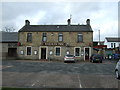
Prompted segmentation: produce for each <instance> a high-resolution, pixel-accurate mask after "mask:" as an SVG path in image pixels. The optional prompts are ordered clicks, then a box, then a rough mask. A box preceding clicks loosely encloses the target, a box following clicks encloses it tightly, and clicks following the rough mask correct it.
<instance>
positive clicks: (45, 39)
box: [42, 33, 47, 42]
mask: <svg viewBox="0 0 120 90" xmlns="http://www.w3.org/2000/svg"><path fill="white" fill-rule="evenodd" d="M42 41H43V42H46V41H47V35H46V33H43V35H42Z"/></svg>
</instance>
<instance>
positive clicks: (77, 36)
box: [17, 19, 93, 60]
mask: <svg viewBox="0 0 120 90" xmlns="http://www.w3.org/2000/svg"><path fill="white" fill-rule="evenodd" d="M18 40H19V42H18V50H17V53H18V57H19V59H40V60H41V59H43V60H45V59H49V60H63V58H64V56H65V55H66V54H72V55H74V56H75V57H76V59H78V60H89V57H90V56H91V54H92V47H93V43H92V42H93V30H92V28H91V25H90V19H87V20H86V24H85V25H72V24H71V19H68V20H67V24H66V25H30V21H29V20H26V21H25V26H23V27H22V28H21V29H20V30H19V32H18Z"/></svg>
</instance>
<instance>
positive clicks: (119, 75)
mask: <svg viewBox="0 0 120 90" xmlns="http://www.w3.org/2000/svg"><path fill="white" fill-rule="evenodd" d="M115 75H116V78H117V79H120V60H119V61H118V62H117V64H116V67H115Z"/></svg>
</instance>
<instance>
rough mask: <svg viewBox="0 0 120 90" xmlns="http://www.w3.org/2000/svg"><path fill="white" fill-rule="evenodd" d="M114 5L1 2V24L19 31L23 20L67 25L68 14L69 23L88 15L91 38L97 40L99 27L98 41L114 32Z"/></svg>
mask: <svg viewBox="0 0 120 90" xmlns="http://www.w3.org/2000/svg"><path fill="white" fill-rule="evenodd" d="M117 5H118V3H117V2H64V3H63V2H39V3H38V2H34V3H33V2H21V3H20V2H15V3H13V2H5V3H3V4H2V10H3V12H2V19H3V25H4V26H6V25H8V26H9V25H10V26H14V27H15V28H16V30H19V29H20V28H21V27H23V26H24V25H25V20H26V19H28V20H30V22H31V24H32V25H40V24H67V19H68V18H70V14H72V24H78V23H79V24H86V19H88V18H89V19H90V20H91V26H92V29H93V30H94V40H98V30H99V29H100V30H101V40H104V37H105V36H116V35H117V34H118V33H117V31H118V28H117V25H118V24H117V22H118V10H117V9H118V7H117ZM108 31H109V32H108ZM113 31H114V33H113Z"/></svg>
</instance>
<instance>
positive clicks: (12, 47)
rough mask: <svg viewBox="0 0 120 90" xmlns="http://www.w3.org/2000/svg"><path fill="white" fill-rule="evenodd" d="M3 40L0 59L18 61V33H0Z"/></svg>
mask: <svg viewBox="0 0 120 90" xmlns="http://www.w3.org/2000/svg"><path fill="white" fill-rule="evenodd" d="M0 34H1V36H2V38H1V39H0V46H1V50H0V55H1V56H0V57H2V59H16V58H17V43H18V33H17V32H0Z"/></svg>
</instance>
